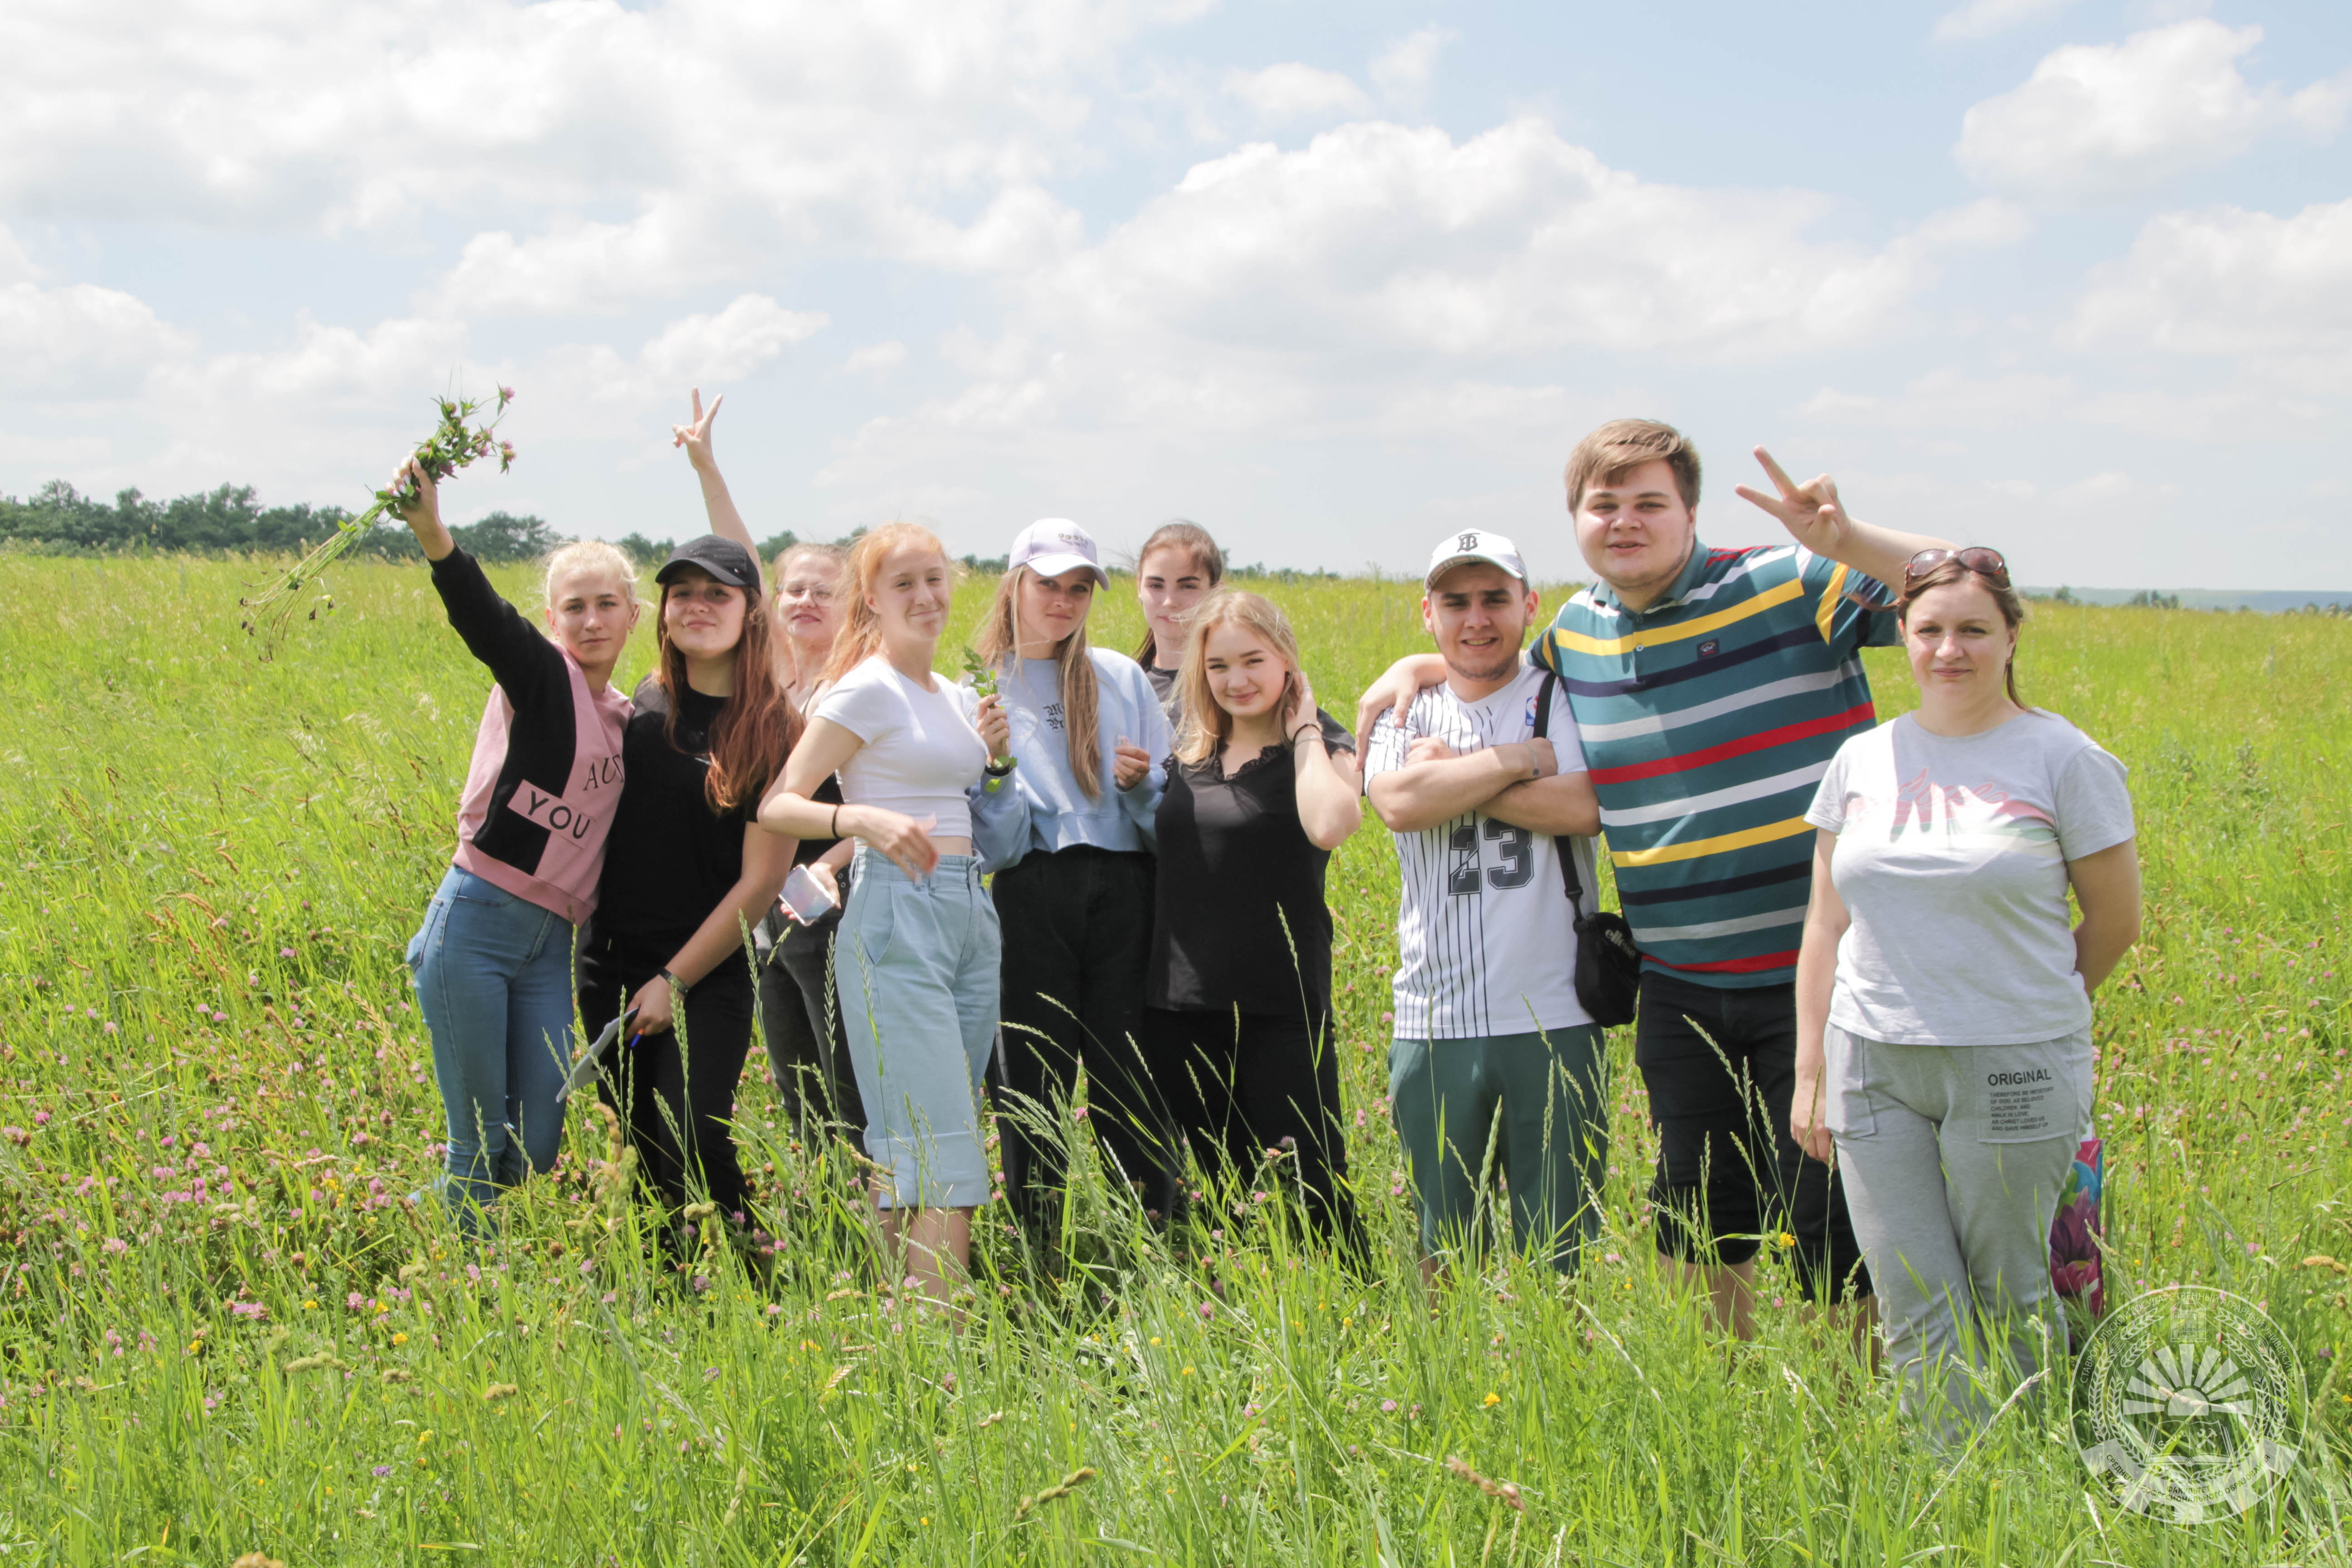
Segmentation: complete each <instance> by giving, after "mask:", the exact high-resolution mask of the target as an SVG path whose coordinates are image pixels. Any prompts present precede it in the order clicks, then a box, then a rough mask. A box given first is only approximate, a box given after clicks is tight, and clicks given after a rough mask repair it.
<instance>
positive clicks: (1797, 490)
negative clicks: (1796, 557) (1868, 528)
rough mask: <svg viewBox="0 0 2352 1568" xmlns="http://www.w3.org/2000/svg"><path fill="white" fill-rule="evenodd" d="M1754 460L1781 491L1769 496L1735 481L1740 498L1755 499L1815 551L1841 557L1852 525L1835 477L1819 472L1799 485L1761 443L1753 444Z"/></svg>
mask: <svg viewBox="0 0 2352 1568" xmlns="http://www.w3.org/2000/svg"><path fill="white" fill-rule="evenodd" d="M1756 460H1757V461H1758V462H1759V463H1761V464H1763V465H1764V471H1765V472H1766V473H1768V474H1769V475H1771V476H1772V483H1773V484H1774V485H1775V486H1777V487H1778V488H1779V489H1780V494H1779V495H1777V496H1769V495H1766V494H1765V493H1764V492H1763V491H1761V490H1752V489H1748V487H1747V486H1746V485H1738V486H1736V487H1734V488H1735V489H1737V490H1738V493H1739V495H1740V497H1741V499H1743V500H1751V501H1754V502H1755V503H1756V504H1757V505H1758V506H1760V507H1762V508H1763V509H1764V510H1766V511H1769V512H1770V513H1771V514H1772V515H1773V516H1774V517H1777V518H1779V519H1780V526H1781V527H1783V528H1785V529H1787V530H1788V531H1790V533H1791V534H1792V535H1794V536H1795V538H1796V541H1797V542H1798V543H1800V544H1801V545H1803V546H1804V547H1805V548H1806V549H1808V550H1810V551H1811V552H1813V553H1814V554H1816V555H1826V556H1828V557H1830V558H1831V559H1832V560H1833V561H1843V560H1844V559H1845V558H1846V554H1847V553H1848V541H1849V539H1850V538H1851V537H1852V535H1853V526H1854V525H1853V519H1852V518H1850V517H1848V516H1847V515H1846V512H1845V508H1844V507H1843V505H1842V504H1840V502H1839V500H1838V493H1837V481H1836V480H1835V479H1831V478H1830V477H1829V476H1828V475H1827V474H1822V475H1821V476H1820V477H1819V478H1817V479H1814V480H1813V481H1812V482H1811V483H1810V484H1803V485H1801V484H1799V483H1797V481H1796V480H1794V479H1790V477H1789V475H1788V472H1787V470H1785V469H1783V468H1781V467H1780V464H1778V463H1776V462H1774V461H1773V460H1772V454H1771V453H1769V452H1768V451H1766V450H1765V449H1764V448H1763V447H1757V448H1756Z"/></svg>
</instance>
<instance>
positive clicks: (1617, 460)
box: [1565, 419, 1699, 512]
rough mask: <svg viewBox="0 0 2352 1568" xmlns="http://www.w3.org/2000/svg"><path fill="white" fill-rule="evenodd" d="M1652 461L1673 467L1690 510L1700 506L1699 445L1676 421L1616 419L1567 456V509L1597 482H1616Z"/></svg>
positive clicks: (1579, 503) (1575, 505)
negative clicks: (1676, 427)
mask: <svg viewBox="0 0 2352 1568" xmlns="http://www.w3.org/2000/svg"><path fill="white" fill-rule="evenodd" d="M1648 462H1664V464H1665V465H1666V467H1667V468H1671V469H1673V470H1674V476H1675V490H1676V491H1678V492H1679V493H1680V494H1681V496H1682V498H1683V505H1684V507H1685V508H1686V509H1687V510H1692V511H1696V510H1698V481H1699V468H1698V448H1697V447H1694V446H1692V445H1691V444H1690V438H1689V437H1686V436H1685V435H1684V434H1683V433H1682V432H1681V431H1679V430H1677V429H1675V427H1674V426H1671V425H1668V424H1665V423H1664V422H1663V421H1660V420H1656V419H1612V420H1611V421H1609V423H1608V424H1606V425H1603V426H1601V427H1600V428H1599V429H1597V430H1595V431H1593V432H1592V433H1591V435H1589V436H1587V437H1585V438H1584V439H1583V440H1581V441H1579V442H1578V443H1577V444H1576V449H1575V450H1574V451H1572V452H1570V453H1569V455H1568V471H1567V473H1566V475H1565V478H1566V479H1567V481H1568V510H1570V512H1574V511H1575V510H1576V509H1577V508H1579V507H1580V506H1582V505H1583V504H1584V492H1585V491H1586V490H1588V489H1591V487H1592V486H1593V484H1594V483H1595V482H1598V483H1601V484H1604V485H1613V484H1617V483H1620V482H1621V481H1622V480H1623V479H1624V478H1625V476H1626V475H1628V474H1630V473H1632V472H1633V470H1634V469H1635V468H1640V467H1641V466H1642V465H1643V464H1644V463H1648Z"/></svg>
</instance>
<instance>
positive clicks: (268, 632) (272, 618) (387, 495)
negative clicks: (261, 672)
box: [237, 386, 515, 659]
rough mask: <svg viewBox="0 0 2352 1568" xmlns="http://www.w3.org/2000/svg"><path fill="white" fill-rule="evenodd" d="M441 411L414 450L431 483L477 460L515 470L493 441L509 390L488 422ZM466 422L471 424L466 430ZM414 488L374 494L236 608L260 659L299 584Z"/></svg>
mask: <svg viewBox="0 0 2352 1568" xmlns="http://www.w3.org/2000/svg"><path fill="white" fill-rule="evenodd" d="M434 401H435V402H436V403H437V404H439V405H440V407H441V423H440V424H439V426H436V428H435V430H434V432H433V434H432V435H430V436H428V437H425V441H424V443H423V444H422V445H420V446H419V447H417V448H416V460H417V462H418V464H419V465H420V466H422V467H423V468H424V469H425V472H426V473H427V474H430V475H431V476H432V477H433V482H434V483H436V484H439V483H440V482H441V481H442V480H444V479H447V478H448V477H449V476H450V475H452V474H454V473H456V472H457V470H458V469H460V468H466V467H468V466H469V465H471V464H472V463H473V462H475V461H476V460H477V459H478V458H487V457H489V456H490V455H491V454H492V453H496V454H497V455H498V459H499V472H500V473H502V474H503V473H505V472H506V471H507V470H508V469H509V468H512V467H513V466H514V459H515V450H514V447H513V445H512V444H511V443H509V442H506V441H501V440H499V438H498V434H497V432H498V426H499V420H501V419H503V418H505V417H506V412H507V405H508V404H509V403H512V402H513V401H514V388H513V387H510V386H501V387H499V395H498V401H497V403H496V404H495V405H493V406H492V407H491V409H490V416H489V417H488V418H487V419H481V420H478V421H476V416H478V415H479V414H480V413H481V412H482V405H480V404H479V403H477V402H476V401H474V400H473V399H472V398H450V397H440V398H436V399H435V400H434ZM468 421H475V422H474V423H471V424H469V423H468ZM414 493H415V485H414V483H413V482H409V481H404V482H403V484H402V487H401V488H400V489H389V490H378V491H376V492H375V504H374V505H373V506H371V507H369V508H368V509H367V510H365V511H363V512H361V513H359V514H358V515H357V516H355V517H351V518H347V519H345V520H344V521H343V523H342V525H341V527H340V528H338V529H336V531H334V532H333V533H331V534H330V535H328V537H327V539H326V542H324V543H321V544H320V545H318V546H316V547H314V548H313V549H312V550H311V551H310V553H308V554H307V555H305V556H303V557H302V559H301V560H299V561H297V562H296V563H294V564H293V565H291V566H289V567H288V568H287V569H286V571H285V572H284V573H283V574H280V575H279V577H278V580H277V581H276V582H274V583H272V584H269V586H268V587H267V588H265V589H263V590H262V591H261V592H260V593H258V594H255V595H251V596H250V597H248V598H244V599H239V600H238V601H237V605H238V606H239V607H240V608H242V609H243V610H244V611H245V635H246V636H247V637H256V638H258V639H259V640H260V644H261V657H262V658H265V659H267V658H269V657H270V656H271V655H272V654H274V653H276V652H277V651H278V639H279V638H280V637H283V636H284V635H285V631H286V623H287V622H288V621H289V620H291V619H292V618H293V616H294V612H295V610H296V609H297V608H298V607H299V600H300V596H301V593H302V589H303V586H304V584H310V583H314V582H315V581H316V580H317V579H318V576H319V574H320V573H322V572H324V571H325V570H326V569H327V568H328V567H329V566H330V565H331V564H333V563H335V562H336V561H338V560H340V559H341V557H342V555H343V554H344V552H347V551H349V550H350V549H351V548H352V545H354V544H357V543H358V542H360V541H361V540H362V538H364V537H366V534H367V531H368V530H370V529H372V528H373V527H374V526H375V525H376V523H377V521H379V520H380V519H381V518H383V515H384V513H386V512H388V511H390V510H392V509H393V508H394V506H395V505H396V504H398V503H399V502H401V501H404V500H410V499H412V497H413V495H414ZM322 607H323V608H326V609H330V610H331V609H333V608H334V601H332V600H331V599H330V600H327V601H325V602H324V603H323V605H312V606H311V608H310V616H309V617H308V618H309V619H310V620H314V621H315V620H317V619H318V618H319V611H320V608H322Z"/></svg>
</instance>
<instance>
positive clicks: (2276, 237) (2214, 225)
mask: <svg viewBox="0 0 2352 1568" xmlns="http://www.w3.org/2000/svg"><path fill="white" fill-rule="evenodd" d="M2073 335H2074V339H2075V341H2076V342H2082V343H2092V342H2103V341H2122V342H2137V343H2139V344H2142V345H2145V346H2147V347H2150V348H2157V349H2164V350H2169V351H2173V352H2176V353H2192V354H2208V355H2230V356H2248V355H2252V356H2262V357H2263V358H2266V359H2270V360H2273V361H2295V360H2307V361H2310V362H2314V363H2321V362H2326V363H2335V364H2338V365H2340V364H2341V362H2342V359H2343V356H2344V355H2345V354H2346V353H2352V200H2347V201H2341V202H2335V203H2331V204H2327V205H2313V206H2308V207H2305V208H2304V209H2303V210H2302V211H2301V212H2299V213H2297V214H2295V215H2294V216H2292V217H2277V216H2273V215H2271V214H2269V213H2260V212H2248V211H2246V210H2244V209H2243V208H2241V207H2215V208H2211V209H2209V210H2206V211H2203V212H2186V213H2167V214H2164V215H2162V216H2158V217H2155V218H2152V219H2150V220H2149V221H2148V223H2147V225H2146V226H2144V227H2143V228H2142V229H2141V230H2140V233H2139V237H2138V238H2137V240H2135V241H2134V242H2133V245H2132V248H2131V253H2130V254H2129V255H2128V256H2126V258H2124V259H2123V260H2122V261H2121V262H2119V263H2116V265H2114V266H2111V267H2107V268H2102V269H2101V270H2100V272H2099V274H2098V275H2097V276H2096V278H2095V279H2094V282H2093V286H2092V288H2091V289H2090V291H2089V292H2088V294H2087V295H2085V297H2084V300H2083V301H2082V304H2081V306H2080V308H2079V309H2078V310H2077V311H2076V313H2075V316H2074V323H2073Z"/></svg>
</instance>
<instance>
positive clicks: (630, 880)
mask: <svg viewBox="0 0 2352 1568" xmlns="http://www.w3.org/2000/svg"><path fill="white" fill-rule="evenodd" d="M654 691H655V695H656V702H657V703H659V706H656V707H652V708H648V707H647V706H646V702H645V699H646V688H645V687H643V686H640V687H639V688H638V689H637V697H636V700H637V704H638V707H637V712H636V714H635V717H634V718H632V719H631V720H630V721H629V727H628V729H627V730H626V731H624V732H623V734H622V737H621V760H622V764H623V766H624V767H625V769H626V770H627V782H626V783H625V784H623V785H622V787H621V804H620V805H619V807H618V808H617V809H616V810H615V811H614V814H613V837H612V838H611V840H610V842H609V843H608V844H607V846H606V847H605V850H604V881H603V883H602V884H601V887H600V889H599V891H598V894H597V899H596V915H595V935H596V937H597V938H598V939H599V940H601V941H603V942H610V943H611V944H612V945H613V947H614V949H615V951H616V956H618V957H619V958H620V959H621V960H622V962H624V963H630V962H635V963H650V964H653V965H655V966H656V967H657V966H659V965H660V964H663V963H668V962H669V959H670V956H671V955H672V954H673V953H675V952H677V950H678V949H679V948H680V947H683V946H684V945H685V944H686V941H687V939H688V937H690V936H692V935H693V934H694V933H695V931H697V930H698V928H699V927H700V926H701V924H702V922H703V921H706V920H708V919H709V918H710V911H711V910H714V909H717V908H718V907H719V903H720V902H721V901H722V900H725V899H726V897H727V895H728V894H729V893H730V891H732V890H733V889H734V887H735V884H736V883H737V882H738V881H740V879H742V876H743V829H744V828H745V827H746V826H749V825H750V824H751V821H752V820H753V818H754V817H755V816H757V815H758V813H759V809H760V803H759V801H758V800H757V799H756V798H750V799H745V800H741V801H738V802H737V803H736V805H735V807H734V809H733V810H731V811H727V812H723V813H722V812H718V811H713V810H712V809H711V807H710V800H709V796H707V795H704V794H703V791H702V778H703V774H704V773H707V772H708V771H709V767H710V726H711V725H712V724H713V723H714V722H716V721H718V718H719V710H720V709H722V708H724V707H725V706H726V705H727V700H726V699H725V698H723V697H706V696H704V695H703V694H702V693H701V692H699V691H695V690H692V689H688V691H687V692H686V693H685V694H684V695H683V696H682V697H681V699H680V700H679V702H678V709H677V744H676V745H672V744H671V743H670V739H669V735H668V725H669V714H668V712H667V703H663V702H661V701H660V689H659V688H658V687H656V688H655V689H654ZM720 967H721V968H725V967H727V966H726V965H721V966H720Z"/></svg>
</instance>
